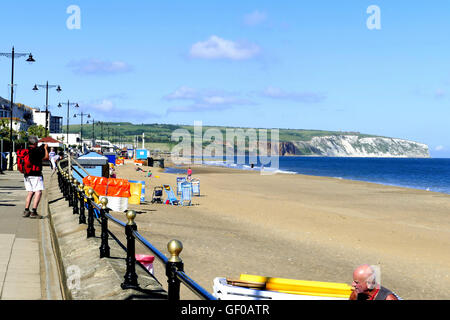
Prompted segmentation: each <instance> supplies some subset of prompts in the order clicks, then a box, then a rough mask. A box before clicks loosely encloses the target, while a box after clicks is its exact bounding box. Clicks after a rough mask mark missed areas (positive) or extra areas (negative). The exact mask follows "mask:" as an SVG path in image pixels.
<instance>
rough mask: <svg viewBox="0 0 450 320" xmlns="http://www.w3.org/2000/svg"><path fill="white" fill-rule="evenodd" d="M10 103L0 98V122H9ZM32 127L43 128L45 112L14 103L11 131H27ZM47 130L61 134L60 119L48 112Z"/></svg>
mask: <svg viewBox="0 0 450 320" xmlns="http://www.w3.org/2000/svg"><path fill="white" fill-rule="evenodd" d="M10 107H11V103H10V101H9V100H6V99H4V98H2V97H0V120H7V121H8V122H9V120H10V117H11V113H10ZM32 125H41V126H43V127H44V128H45V127H46V126H45V110H44V111H41V110H39V109H37V108H31V107H29V106H26V105H23V104H21V103H15V104H14V106H13V130H15V131H27V130H28V128H29V127H30V126H32ZM48 128H49V130H50V132H54V133H59V132H62V117H54V116H52V114H51V112H50V111H49V112H48Z"/></svg>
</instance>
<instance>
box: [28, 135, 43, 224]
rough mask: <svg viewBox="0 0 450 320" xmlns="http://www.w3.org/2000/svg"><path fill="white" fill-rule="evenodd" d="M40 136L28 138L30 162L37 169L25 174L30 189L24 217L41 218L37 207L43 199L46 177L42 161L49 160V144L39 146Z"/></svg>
mask: <svg viewBox="0 0 450 320" xmlns="http://www.w3.org/2000/svg"><path fill="white" fill-rule="evenodd" d="M37 143H38V138H37V137H36V136H30V137H29V138H28V144H29V147H28V150H29V155H30V162H31V163H32V164H33V165H34V166H36V168H37V169H36V170H35V171H31V172H30V173H28V174H25V175H24V182H25V189H26V190H27V191H28V194H27V198H26V200H25V211H24V212H23V217H24V218H28V217H29V218H32V219H36V218H41V216H40V215H39V214H38V213H37V207H38V206H39V202H40V201H41V196H42V191H43V190H44V177H43V176H42V161H45V160H48V158H49V155H48V146H47V145H46V144H44V145H42V146H40V147H38V146H37ZM33 197H34V201H33V209H32V210H31V211H30V204H31V200H32V199H33Z"/></svg>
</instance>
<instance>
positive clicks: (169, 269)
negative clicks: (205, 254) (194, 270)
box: [166, 240, 184, 301]
mask: <svg viewBox="0 0 450 320" xmlns="http://www.w3.org/2000/svg"><path fill="white" fill-rule="evenodd" d="M167 249H168V250H169V253H170V255H171V257H170V258H169V261H168V262H167V264H166V276H167V283H168V289H169V290H168V296H169V301H178V300H180V280H178V278H177V274H176V272H177V271H184V265H183V261H182V260H181V259H180V257H179V255H180V252H181V251H182V250H183V244H182V243H181V241H178V240H171V241H169V243H168V244H167Z"/></svg>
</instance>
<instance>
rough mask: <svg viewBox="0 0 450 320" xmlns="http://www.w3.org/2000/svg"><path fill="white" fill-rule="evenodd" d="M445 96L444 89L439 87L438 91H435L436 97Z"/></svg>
mask: <svg viewBox="0 0 450 320" xmlns="http://www.w3.org/2000/svg"><path fill="white" fill-rule="evenodd" d="M444 96H445V91H444V90H442V89H437V90H436V92H435V93H434V97H435V98H436V99H441V98H443V97H444Z"/></svg>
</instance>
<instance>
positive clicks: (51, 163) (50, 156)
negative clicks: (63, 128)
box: [48, 148, 56, 170]
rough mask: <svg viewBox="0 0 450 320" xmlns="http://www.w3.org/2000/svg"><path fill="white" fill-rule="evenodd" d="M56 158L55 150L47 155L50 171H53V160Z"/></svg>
mask: <svg viewBox="0 0 450 320" xmlns="http://www.w3.org/2000/svg"><path fill="white" fill-rule="evenodd" d="M55 156H56V152H55V148H52V149H51V150H50V152H49V154H48V158H49V159H50V165H51V167H52V170H55V159H53V158H54V157H55Z"/></svg>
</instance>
